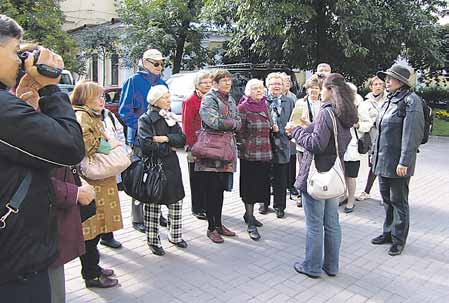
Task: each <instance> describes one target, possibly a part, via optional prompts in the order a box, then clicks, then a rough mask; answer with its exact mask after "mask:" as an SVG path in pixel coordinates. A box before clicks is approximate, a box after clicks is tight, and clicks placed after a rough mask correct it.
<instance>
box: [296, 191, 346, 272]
mask: <svg viewBox="0 0 449 303" xmlns="http://www.w3.org/2000/svg"><path fill="white" fill-rule="evenodd" d="M302 205H303V207H304V213H305V216H306V226H307V235H306V256H305V259H304V262H303V267H304V271H305V272H306V273H308V274H311V275H314V276H320V275H321V271H322V269H324V270H325V271H326V272H328V273H329V274H337V272H338V260H339V253H340V244H341V228H340V222H339V220H338V202H337V200H336V199H330V200H315V199H313V198H312V197H311V196H309V194H308V193H307V192H302ZM323 244H324V251H323ZM323 252H324V258H323Z"/></svg>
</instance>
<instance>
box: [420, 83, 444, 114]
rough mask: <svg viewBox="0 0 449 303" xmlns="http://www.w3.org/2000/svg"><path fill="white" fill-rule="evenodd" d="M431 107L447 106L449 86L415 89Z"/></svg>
mask: <svg viewBox="0 0 449 303" xmlns="http://www.w3.org/2000/svg"><path fill="white" fill-rule="evenodd" d="M416 93H417V94H418V95H420V96H421V97H422V98H423V99H424V100H426V102H427V104H428V105H429V106H430V107H432V108H444V109H447V107H448V106H449V88H444V87H440V86H430V87H422V88H420V89H419V90H417V91H416Z"/></svg>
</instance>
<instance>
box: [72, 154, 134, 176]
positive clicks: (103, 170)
mask: <svg viewBox="0 0 449 303" xmlns="http://www.w3.org/2000/svg"><path fill="white" fill-rule="evenodd" d="M130 165H131V160H130V159H129V156H128V153H127V151H126V150H125V149H124V148H123V146H117V147H116V148H114V149H112V150H111V151H110V152H109V154H107V155H106V154H101V153H95V154H94V155H92V156H90V157H88V156H86V157H84V159H83V160H82V161H81V163H80V172H81V174H82V175H83V176H84V177H86V178H87V179H90V180H102V179H106V178H109V177H113V176H117V175H119V174H120V173H121V172H123V171H124V170H125V169H126V168H127V167H128V166H130Z"/></svg>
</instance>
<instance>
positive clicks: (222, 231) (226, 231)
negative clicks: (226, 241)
mask: <svg viewBox="0 0 449 303" xmlns="http://www.w3.org/2000/svg"><path fill="white" fill-rule="evenodd" d="M217 231H218V233H219V234H220V235H223V236H226V237H234V236H235V232H233V231H232V230H230V229H228V228H227V227H226V226H224V225H222V226H220V227H217Z"/></svg>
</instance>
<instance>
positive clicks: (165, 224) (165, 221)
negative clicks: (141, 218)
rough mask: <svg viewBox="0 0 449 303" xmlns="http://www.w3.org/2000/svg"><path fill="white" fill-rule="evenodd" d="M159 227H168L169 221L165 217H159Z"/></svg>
mask: <svg viewBox="0 0 449 303" xmlns="http://www.w3.org/2000/svg"><path fill="white" fill-rule="evenodd" d="M159 225H160V226H162V227H167V225H168V224H167V219H165V218H164V216H163V215H161V216H160V217H159Z"/></svg>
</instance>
